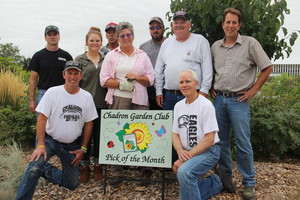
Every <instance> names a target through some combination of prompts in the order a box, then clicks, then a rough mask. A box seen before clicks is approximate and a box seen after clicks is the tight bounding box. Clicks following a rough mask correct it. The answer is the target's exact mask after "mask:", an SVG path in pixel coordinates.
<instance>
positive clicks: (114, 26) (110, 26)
mask: <svg viewBox="0 0 300 200" xmlns="http://www.w3.org/2000/svg"><path fill="white" fill-rule="evenodd" d="M110 28H117V26H116V25H113V24H112V25H107V26H106V27H105V30H107V29H110Z"/></svg>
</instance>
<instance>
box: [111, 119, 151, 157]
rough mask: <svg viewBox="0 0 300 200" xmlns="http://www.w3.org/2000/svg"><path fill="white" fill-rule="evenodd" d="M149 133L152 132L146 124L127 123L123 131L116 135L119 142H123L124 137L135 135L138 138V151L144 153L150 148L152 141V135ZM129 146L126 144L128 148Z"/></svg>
mask: <svg viewBox="0 0 300 200" xmlns="http://www.w3.org/2000/svg"><path fill="white" fill-rule="evenodd" d="M149 132H150V130H149V129H148V127H147V126H146V124H143V123H141V122H140V123H131V124H128V123H126V124H125V125H124V127H123V130H120V131H119V132H118V133H116V135H117V136H118V137H119V140H120V141H121V142H123V135H125V134H132V133H134V134H135V136H136V141H137V147H138V150H139V151H141V152H142V153H144V152H145V151H146V150H147V149H148V148H149V146H148V144H150V143H151V140H152V137H151V134H149ZM127 145H129V144H127V143H126V148H127ZM132 145H133V144H132ZM128 147H129V146H128Z"/></svg>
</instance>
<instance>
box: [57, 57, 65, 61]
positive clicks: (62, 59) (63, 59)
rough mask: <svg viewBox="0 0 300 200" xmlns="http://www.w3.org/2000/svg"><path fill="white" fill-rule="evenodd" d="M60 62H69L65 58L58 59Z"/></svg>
mask: <svg viewBox="0 0 300 200" xmlns="http://www.w3.org/2000/svg"><path fill="white" fill-rule="evenodd" d="M58 60H61V61H65V62H67V59H65V58H62V57H58Z"/></svg>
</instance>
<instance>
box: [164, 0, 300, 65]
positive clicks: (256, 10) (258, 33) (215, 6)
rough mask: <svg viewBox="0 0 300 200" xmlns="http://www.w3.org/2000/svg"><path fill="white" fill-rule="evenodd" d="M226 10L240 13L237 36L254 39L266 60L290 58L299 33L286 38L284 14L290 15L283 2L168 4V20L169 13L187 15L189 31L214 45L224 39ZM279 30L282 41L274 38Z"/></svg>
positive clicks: (180, 0) (174, 0)
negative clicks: (235, 10) (185, 12)
mask: <svg viewBox="0 0 300 200" xmlns="http://www.w3.org/2000/svg"><path fill="white" fill-rule="evenodd" d="M229 7H232V8H237V9H238V10H240V11H241V14H242V18H241V19H242V27H241V29H240V33H241V34H242V35H248V36H252V37H254V38H256V39H257V40H258V41H259V42H260V43H261V45H262V47H263V49H264V50H265V51H266V53H267V55H268V56H269V58H274V59H275V60H276V59H279V58H284V57H285V56H287V57H289V55H290V53H291V52H292V48H291V46H293V45H294V43H295V40H296V39H297V37H298V34H299V31H293V32H292V33H290V34H288V31H287V29H286V28H285V27H283V24H284V14H290V10H289V9H288V8H287V3H286V1H285V0H227V1H220V0H171V5H170V8H171V11H170V12H168V13H167V17H168V19H169V21H171V18H172V15H173V14H172V13H175V12H176V11H178V10H185V11H187V12H188V14H189V16H190V19H191V23H192V24H193V25H192V30H191V31H192V32H194V33H200V34H202V35H203V36H205V37H206V38H207V39H208V41H209V42H210V44H213V43H214V42H215V41H216V40H219V39H221V38H223V37H224V33H223V30H222V15H223V11H224V10H225V9H226V8H229ZM280 29H281V30H282V31H283V33H284V37H285V38H283V39H279V37H278V35H277V33H278V32H279V31H280ZM287 39H289V40H287ZM284 52H285V54H284Z"/></svg>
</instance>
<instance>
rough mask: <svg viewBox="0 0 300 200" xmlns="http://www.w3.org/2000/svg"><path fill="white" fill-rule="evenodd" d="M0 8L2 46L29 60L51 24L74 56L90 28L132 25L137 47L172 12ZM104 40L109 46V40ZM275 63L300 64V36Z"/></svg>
mask: <svg viewBox="0 0 300 200" xmlns="http://www.w3.org/2000/svg"><path fill="white" fill-rule="evenodd" d="M287 3H288V8H289V9H290V10H291V14H290V15H287V16H286V18H285V24H284V26H285V27H286V28H287V29H288V30H289V31H293V30H300V25H299V19H300V1H299V0H287ZM0 5H1V6H0V24H1V28H0V38H1V40H0V43H1V44H4V43H9V42H12V43H13V44H15V45H17V46H19V48H20V49H21V55H24V56H26V57H31V56H32V55H33V54H34V53H35V52H36V51H38V50H40V49H42V48H43V47H44V46H45V40H44V35H43V34H44V29H45V27H46V26H47V25H49V24H54V25H57V26H58V27H59V29H60V33H61V41H60V47H61V48H62V49H64V50H66V51H68V52H69V53H70V54H71V55H72V56H73V57H76V56H77V55H79V54H81V53H83V52H84V51H85V41H84V40H85V34H86V33H87V31H88V29H89V27H91V26H97V27H99V28H100V29H101V30H102V31H103V32H104V27H105V25H106V24H107V23H109V22H111V21H113V22H120V21H128V22H131V23H132V24H133V27H134V30H135V40H134V45H135V46H136V47H139V45H140V44H141V43H143V42H145V41H147V40H148V39H150V35H149V31H148V22H149V19H150V18H151V17H153V16H160V17H161V18H162V19H163V20H164V22H165V26H166V27H169V26H170V23H169V22H168V21H167V20H166V18H165V14H166V12H168V11H169V10H170V1H169V0H142V1H140V0H126V1H111V0H86V1H84V0H72V1H71V0H51V1H43V0H25V1H24V0H9V1H8V0H0ZM279 36H280V37H282V35H279ZM103 41H104V44H106V42H107V40H106V38H104V39H103ZM275 63H287V64H300V37H299V39H298V41H297V42H296V44H295V45H294V46H293V52H292V54H291V56H290V58H288V59H285V60H278V61H276V62H275Z"/></svg>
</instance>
